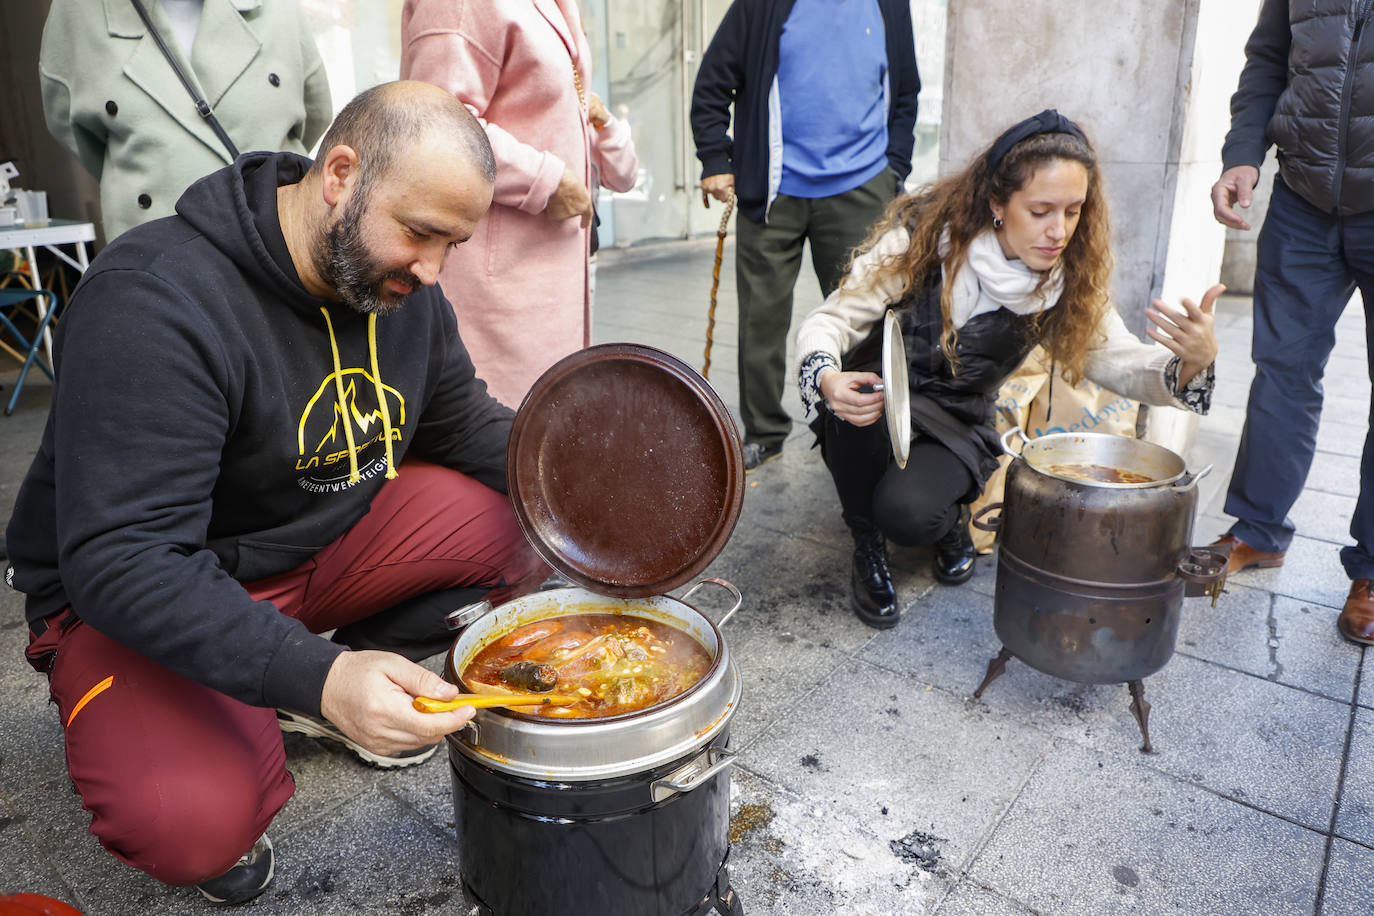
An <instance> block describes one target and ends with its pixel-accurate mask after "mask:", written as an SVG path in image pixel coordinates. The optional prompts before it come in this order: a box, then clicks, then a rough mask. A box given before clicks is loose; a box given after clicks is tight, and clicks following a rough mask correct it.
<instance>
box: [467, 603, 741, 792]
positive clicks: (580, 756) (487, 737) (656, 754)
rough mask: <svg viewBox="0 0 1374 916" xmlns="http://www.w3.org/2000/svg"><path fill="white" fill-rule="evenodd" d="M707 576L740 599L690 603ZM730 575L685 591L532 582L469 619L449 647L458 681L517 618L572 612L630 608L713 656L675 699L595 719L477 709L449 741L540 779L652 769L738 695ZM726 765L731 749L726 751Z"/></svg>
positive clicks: (701, 735)
mask: <svg viewBox="0 0 1374 916" xmlns="http://www.w3.org/2000/svg"><path fill="white" fill-rule="evenodd" d="M706 583H712V584H714V585H718V586H720V587H722V588H724V589H726V590H728V591H729V592H730V594H731V595H732V596H733V598H734V606H733V607H731V608H730V610H729V611H727V612H726V613H725V614H724V615H723V616H722V617H721V619H720V621H719V622H713V621H712V620H711V619H710V618H709V617H707V616H706V615H705V614H703V613H702V612H701V611H698V610H697V609H696V608H694V607H692V606H691V605H690V604H687V599H688V598H690V597H691V596H692V595H693V594H694V593H695V592H696V591H697V589H699V588H701V587H702V586H703V585H705V584H706ZM742 600H743V599H742V598H741V596H740V593H739V591H738V590H737V589H736V588H735V587H734V586H733V585H731V584H730V583H728V582H726V581H725V580H724V579H702V580H701V581H700V582H698V583H697V584H696V585H694V586H692V588H691V589H689V590H688V591H687V593H686V594H685V595H683V596H682V598H681V599H677V598H672V597H670V596H667V595H659V596H655V597H652V598H612V597H608V596H605V595H598V594H596V593H595V592H591V591H588V590H586V589H582V588H560V589H552V590H549V591H543V592H534V593H532V594H529V595H526V596H525V597H523V598H517V599H515V600H514V601H508V602H506V603H505V604H502V605H501V606H500V607H498V608H496V609H495V610H493V611H492V612H491V613H488V614H486V615H484V616H482V617H479V618H478V619H477V620H475V621H474V622H472V623H469V624H468V625H467V628H466V629H465V630H464V631H463V633H462V635H461V636H459V637H458V639H457V641H455V642H454V644H453V648H451V649H450V650H449V654H448V662H447V673H448V677H449V679H450V680H452V681H453V682H454V683H461V675H462V672H463V670H464V669H465V668H466V667H467V666H468V664H469V663H470V662H471V661H472V659H473V658H474V657H475V656H476V655H477V653H478V652H480V651H481V650H482V649H483V648H484V647H486V646H488V645H490V644H491V643H492V642H494V641H495V640H497V639H499V638H500V637H501V636H503V635H504V634H506V633H509V632H510V631H511V630H513V629H515V628H516V627H520V626H523V625H525V624H527V623H532V622H533V621H536V620H543V619H545V618H547V617H559V616H563V615H566V614H582V613H597V614H633V615H635V616H638V617H647V618H649V619H651V620H656V621H659V622H660V623H666V624H668V625H669V626H673V627H677V628H678V629H680V630H684V631H685V632H687V633H688V634H690V635H691V636H692V637H694V638H695V639H696V640H697V641H698V642H700V643H701V644H702V645H703V646H704V647H705V648H706V651H707V653H708V654H709V655H710V656H711V658H712V659H713V661H712V663H711V666H710V667H709V668H708V669H707V670H706V673H705V674H703V675H702V676H701V678H700V680H698V681H697V682H696V683H695V684H694V685H692V686H691V687H689V688H688V689H687V690H685V691H684V692H682V693H680V694H678V695H677V696H675V697H672V698H671V699H669V700H667V701H665V702H663V703H660V704H658V705H656V706H651V707H648V708H646V709H641V710H637V711H635V712H630V713H625V714H623V715H618V716H604V717H601V718H591V719H558V718H549V717H545V716H538V715H532V714H529V713H523V712H519V711H517V710H513V709H479V710H477V714H476V716H475V717H474V718H473V720H472V722H471V723H470V724H469V725H468V726H467V727H465V728H463V729H461V730H459V731H458V732H456V733H455V734H453V735H450V736H449V743H450V746H451V747H452V748H453V749H455V750H457V751H459V752H460V753H463V754H466V755H467V756H469V757H473V758H474V759H478V760H481V761H482V762H483V763H485V764H486V765H488V766H491V767H492V768H494V769H497V770H500V771H502V772H506V773H514V774H516V775H519V776H528V777H532V778H540V779H550V778H554V779H560V780H567V781H578V780H588V779H605V778H608V777H613V776H622V775H625V774H626V773H634V772H639V771H642V770H649V769H652V768H654V767H655V766H658V765H660V764H662V763H665V762H667V761H670V760H676V759H678V758H679V757H681V756H682V755H684V754H686V753H689V752H690V751H692V750H693V749H699V748H702V747H704V746H706V745H707V744H710V742H711V739H712V738H714V737H715V736H716V734H717V733H719V732H720V731H722V730H723V729H724V728H725V727H726V725H727V724H728V723H729V720H730V717H731V716H732V715H733V714H734V711H735V708H736V707H737V706H738V705H739V697H740V690H741V687H740V676H739V669H738V667H736V665H735V662H734V660H733V659H732V658H731V657H730V648H729V646H728V645H727V644H726V642H725V638H724V636H722V635H721V632H720V629H719V627H720V626H721V625H723V624H724V623H725V622H726V621H727V620H729V619H730V617H731V616H733V615H734V613H735V611H736V610H738V609H739V606H740V603H741V602H742ZM719 756H720V760H721V762H720V765H719V766H718V767H717V768H716V769H715V770H713V771H712V774H714V772H717V771H719V770H720V769H724V767H725V766H728V765H729V761H730V760H731V759H732V758H733V756H734V755H733V753H730V752H725V751H722V752H721V753H720V755H719Z"/></svg>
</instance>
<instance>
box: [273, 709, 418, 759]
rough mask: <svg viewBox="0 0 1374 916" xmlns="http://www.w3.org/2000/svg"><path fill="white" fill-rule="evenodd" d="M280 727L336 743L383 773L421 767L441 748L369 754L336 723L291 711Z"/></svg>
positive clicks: (284, 712)
mask: <svg viewBox="0 0 1374 916" xmlns="http://www.w3.org/2000/svg"><path fill="white" fill-rule="evenodd" d="M277 724H278V725H279V726H281V730H282V731H284V732H296V733H297V734H301V735H305V736H306V737H309V738H320V739H323V740H325V741H336V742H338V743H339V744H342V745H343V746H344V747H346V748H348V749H349V750H350V751H352V752H353V755H354V756H355V757H357V758H358V759H359V760H361V761H362V762H363V763H365V764H367V765H368V766H371V767H377V768H378V769H381V770H395V769H399V768H401V767H413V766H417V765H418V764H421V763H424V762H425V761H426V760H428V759H429V758H431V757H433V756H434V752H435V751H437V750H438V749H439V745H438V744H431V745H430V746H429V747H417V748H415V749H414V750H409V751H402V752H401V753H399V754H397V755H396V756H394V757H385V756H383V755H381V754H378V753H375V752H373V751H369V750H368V749H367V748H365V747H363V746H362V745H361V744H359V743H358V742H356V741H354V740H353V739H352V738H350V737H348V736H347V735H345V734H344V733H343V732H342V731H340V730H339V729H338V728H336V727H335V726H334V724H333V723H332V722H329V721H328V720H326V719H317V718H315V717H314V716H307V715H306V714H305V713H303V712H292V711H291V710H289V709H278V710H277Z"/></svg>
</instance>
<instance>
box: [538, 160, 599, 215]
mask: <svg viewBox="0 0 1374 916" xmlns="http://www.w3.org/2000/svg"><path fill="white" fill-rule="evenodd" d="M544 215H545V216H547V217H548V218H549V219H551V220H553V221H554V222H561V221H563V220H565V219H571V218H572V217H574V216H580V217H582V228H584V229H585V228H586V227H588V226H590V225H591V224H592V195H591V194H590V193H589V192H588V191H587V186H586V185H585V184H583V183H582V179H581V178H578V177H577V176H576V175H574V174H573V173H572V172H570V171H566V170H565V171H564V172H563V177H562V178H560V179H559V181H558V190H556V191H554V192H553V196H552V197H550V198H549V205H548V206H547V207H545V208H544Z"/></svg>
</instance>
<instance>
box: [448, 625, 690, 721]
mask: <svg viewBox="0 0 1374 916" xmlns="http://www.w3.org/2000/svg"><path fill="white" fill-rule="evenodd" d="M710 667H711V655H710V653H708V652H707V651H706V647H705V646H703V645H702V644H701V643H700V642H698V641H697V640H696V639H694V638H693V637H692V636H690V635H688V634H687V633H686V632H684V631H682V630H679V629H678V628H677V627H673V626H670V625H668V624H666V623H660V622H658V621H656V620H650V619H648V618H646V617H636V616H633V615H629V614H596V613H583V614H569V615H565V616H562V617H547V618H545V619H543V620H537V621H535V622H533V623H527V624H525V625H524V626H520V627H516V628H515V629H514V630H511V631H510V632H509V633H506V634H505V635H503V636H502V637H501V638H499V639H497V640H494V641H493V642H492V643H490V644H489V645H487V646H485V647H483V648H482V650H481V651H480V652H478V653H477V654H476V655H475V656H474V657H473V659H472V661H471V662H470V663H469V664H468V666H467V667H466V668H465V669H464V671H463V672H462V678H463V682H464V683H465V684H467V686H468V688H469V689H471V690H472V691H474V692H476V693H506V692H518V693H527V692H547V691H554V690H556V691H557V692H558V693H570V694H577V695H579V696H581V697H582V698H583V699H582V700H581V701H580V702H577V703H574V704H572V705H571V706H541V707H538V708H530V709H525V710H522V712H525V713H527V714H530V715H538V716H542V717H546V718H564V719H572V718H582V719H586V718H599V717H602V716H617V715H621V714H623V713H628V712H635V711H638V710H640V709H644V708H646V707H649V706H654V705H656V704H658V703H662V702H664V701H665V700H669V699H672V698H673V697H675V696H677V695H678V694H680V693H682V692H684V691H685V690H687V689H688V688H689V687H691V686H692V685H693V684H695V683H696V682H697V681H698V680H700V679H701V677H702V676H703V675H704V674H705V673H706V671H707V670H708V669H709V668H710Z"/></svg>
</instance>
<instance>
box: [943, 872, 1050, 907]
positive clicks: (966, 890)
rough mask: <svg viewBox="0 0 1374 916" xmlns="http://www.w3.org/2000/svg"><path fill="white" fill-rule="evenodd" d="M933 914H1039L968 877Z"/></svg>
mask: <svg viewBox="0 0 1374 916" xmlns="http://www.w3.org/2000/svg"><path fill="white" fill-rule="evenodd" d="M933 916H1037V914H1036V912H1035V911H1034V910H1032V909H1030V908H1029V907H1026V906H1023V905H1022V904H1020V903H1017V902H1016V901H1015V900H1012V899H1010V898H1008V897H1005V896H1003V895H1002V894H999V893H997V892H996V891H991V890H988V889H987V888H985V887H980V886H979V885H977V884H975V883H974V882H972V881H969V880H967V879H965V880H963V881H960V882H959V883H958V884H957V885H956V886H955V888H954V890H952V891H950V894H949V896H948V897H946V898H945V899H944V900H942V901H940V903H939V904H938V905H937V906H936V907H935V910H934V911H933Z"/></svg>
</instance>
